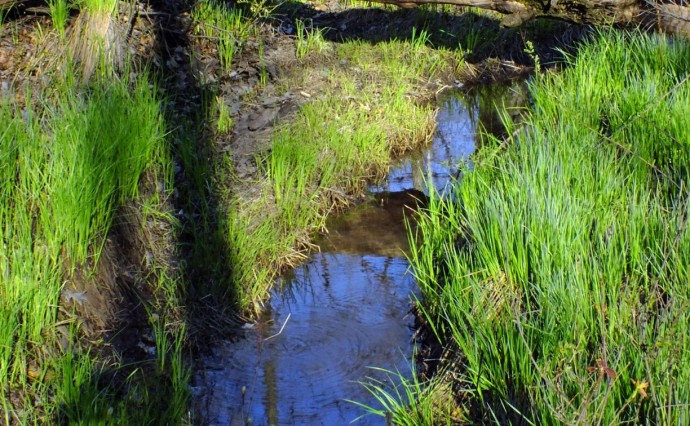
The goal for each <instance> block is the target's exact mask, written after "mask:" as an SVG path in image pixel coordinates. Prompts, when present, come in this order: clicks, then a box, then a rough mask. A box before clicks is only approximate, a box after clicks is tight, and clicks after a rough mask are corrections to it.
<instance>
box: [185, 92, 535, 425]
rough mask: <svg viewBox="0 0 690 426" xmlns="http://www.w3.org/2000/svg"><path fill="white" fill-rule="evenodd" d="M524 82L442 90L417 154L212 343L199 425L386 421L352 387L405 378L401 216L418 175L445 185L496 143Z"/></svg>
mask: <svg viewBox="0 0 690 426" xmlns="http://www.w3.org/2000/svg"><path fill="white" fill-rule="evenodd" d="M525 99H526V96H525V94H524V88H522V86H513V87H508V86H504V87H498V86H497V87H490V88H484V89H481V90H476V91H471V92H469V93H466V94H464V95H462V94H460V95H459V94H457V93H455V94H449V95H448V97H447V98H446V99H445V100H444V101H443V102H442V105H441V111H440V112H439V114H438V130H437V134H436V137H435V138H434V141H433V144H432V146H431V147H429V148H428V149H426V150H424V151H422V152H419V153H415V154H413V155H411V156H409V157H406V158H405V159H402V160H401V161H400V162H399V164H398V165H397V166H396V167H395V168H394V169H393V171H392V172H391V174H390V177H389V178H388V179H387V180H386V181H384V182H381V183H379V184H378V185H376V186H375V187H372V194H371V197H370V201H369V202H366V203H363V204H361V205H359V206H357V207H355V208H354V209H352V210H351V211H349V212H348V213H346V214H344V215H342V216H340V217H335V218H331V220H330V221H329V223H328V229H329V230H330V232H329V233H328V234H326V235H322V236H321V238H320V240H319V241H318V242H319V244H320V246H321V249H322V251H321V252H320V253H315V254H314V255H313V256H312V257H311V258H310V260H309V261H308V262H306V263H305V264H303V265H301V266H300V267H298V268H296V269H294V270H292V271H290V272H288V273H286V274H285V275H284V276H282V277H281V278H280V279H279V282H278V285H277V286H276V287H277V289H276V290H275V291H274V292H273V294H272V297H271V300H270V303H269V304H268V306H267V308H266V309H265V311H264V312H263V316H262V317H261V318H260V319H259V321H257V322H256V323H254V324H250V325H247V327H246V328H245V330H244V336H243V337H240V338H238V339H236V340H235V341H227V342H224V343H221V344H220V345H218V346H216V347H215V348H214V349H213V350H212V354H211V355H210V356H209V357H207V358H206V359H204V360H202V362H203V367H202V368H200V369H199V371H198V373H197V376H196V377H195V382H196V383H195V385H196V386H197V389H200V390H201V393H202V397H201V398H200V399H199V400H198V401H197V404H199V405H198V407H197V411H198V412H199V413H202V415H203V416H205V418H204V419H203V422H204V424H212V425H221V424H222V425H227V424H230V425H244V424H249V423H250V422H251V423H252V424H255V425H291V424H299V425H341V424H349V423H350V422H352V421H353V420H355V419H358V421H357V422H356V424H373V425H380V424H385V419H383V418H381V417H375V416H372V415H369V416H365V417H361V416H362V415H363V414H365V413H364V411H363V409H362V408H360V407H359V406H357V405H355V404H353V403H351V402H349V401H358V402H360V403H363V404H366V405H369V406H372V407H375V408H378V407H379V406H378V403H377V401H376V400H375V399H374V398H373V396H372V395H370V394H369V393H368V392H367V391H366V390H365V389H364V388H363V387H362V386H361V384H360V383H359V382H361V381H364V380H368V379H369V378H374V379H377V380H381V381H383V382H386V383H389V384H390V385H391V386H395V385H397V384H398V383H399V381H400V378H399V377H397V378H396V377H393V376H390V375H387V374H385V373H383V372H382V371H380V370H378V369H376V370H375V369H372V368H371V367H378V368H380V369H385V370H390V371H396V372H398V373H400V375H401V376H402V377H408V378H409V377H410V375H411V374H412V372H411V369H410V364H411V359H412V358H413V352H414V350H415V344H414V342H413V332H414V330H413V327H414V317H413V315H411V314H410V307H411V305H410V302H411V299H412V298H413V296H414V293H415V292H416V291H417V290H416V283H415V281H414V278H413V277H412V275H411V274H410V273H409V270H408V269H409V265H408V263H407V261H406V258H405V252H407V251H408V250H409V246H408V242H407V237H406V230H405V225H404V218H405V217H406V216H407V217H412V216H413V215H411V214H410V213H412V212H413V210H414V209H415V208H416V207H417V206H418V205H419V204H420V203H424V200H425V198H426V195H425V192H426V191H427V189H426V186H425V184H424V182H425V180H424V176H426V175H428V174H431V175H432V176H433V183H434V185H437V186H440V187H443V186H445V185H446V184H447V183H448V182H450V181H451V180H453V177H454V176H455V175H456V174H457V164H458V163H459V162H467V161H469V160H468V158H469V156H470V155H471V154H472V152H473V151H474V149H475V147H476V146H477V144H481V140H482V139H481V138H482V136H480V134H479V133H478V131H477V129H479V128H486V129H489V130H491V131H492V132H496V134H497V135H499V136H500V134H501V132H502V131H503V128H502V127H501V126H500V125H497V123H498V121H497V114H496V112H495V111H496V108H495V105H496V104H498V105H503V104H507V105H518V104H520V103H524V101H525Z"/></svg>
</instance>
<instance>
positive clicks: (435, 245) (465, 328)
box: [401, 32, 690, 425]
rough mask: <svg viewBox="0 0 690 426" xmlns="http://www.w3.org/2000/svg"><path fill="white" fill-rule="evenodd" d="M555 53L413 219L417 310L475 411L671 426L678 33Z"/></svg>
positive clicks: (677, 406)
mask: <svg viewBox="0 0 690 426" xmlns="http://www.w3.org/2000/svg"><path fill="white" fill-rule="evenodd" d="M568 62H569V65H570V66H569V67H568V68H567V69H566V70H565V71H564V72H562V73H560V74H547V75H543V76H539V77H537V78H536V79H535V80H534V81H533V83H532V85H531V92H532V96H533V100H534V105H533V110H532V111H531V113H530V114H529V116H528V117H527V119H526V124H525V127H524V129H523V130H521V131H520V132H519V133H518V134H517V136H516V137H515V138H514V139H512V140H510V141H508V142H504V141H498V140H495V141H494V142H493V144H490V145H488V146H485V147H483V148H482V151H481V152H480V153H478V154H477V155H476V158H475V167H474V170H473V171H472V172H470V173H467V174H466V175H465V177H464V178H463V181H462V182H461V183H460V184H458V185H457V186H456V187H455V189H454V193H453V196H452V197H441V196H440V195H439V194H436V196H433V197H432V201H431V203H430V205H429V208H428V211H426V213H424V214H423V215H421V216H422V218H421V220H420V221H419V224H418V226H419V227H420V228H421V229H422V231H421V233H420V234H419V235H417V236H413V239H414V240H415V243H416V244H415V245H416V246H417V247H418V248H417V250H415V251H414V253H413V255H412V258H411V262H412V265H413V269H414V272H415V275H416V277H417V280H418V282H419V285H420V287H421V289H422V293H423V299H422V302H421V306H422V307H423V312H424V315H425V317H426V318H427V320H428V321H429V322H430V324H431V327H432V328H433V330H434V331H435V333H436V334H437V336H438V337H439V338H440V339H441V340H442V341H443V342H444V343H445V345H446V348H447V351H446V355H447V357H448V359H449V364H450V365H451V366H452V367H453V369H452V375H450V376H449V377H451V378H452V379H450V380H452V383H454V386H455V389H456V396H457V398H458V401H465V402H464V403H463V404H465V406H466V409H467V410H468V412H470V413H472V419H473V421H483V422H497V423H500V424H506V423H508V422H522V421H525V422H527V423H529V424H588V425H589V424H620V423H624V422H630V423H651V424H669V425H671V424H684V423H687V422H688V421H689V420H690V405H688V403H689V402H690V377H689V374H690V370H688V369H687V366H688V365H690V364H689V363H690V341H689V339H688V336H689V335H690V334H689V332H690V287H688V279H689V277H688V267H689V265H690V232H688V227H687V203H688V200H690V193H688V183H689V182H688V177H689V173H688V172H689V168H688V165H689V164H690V139H689V137H688V135H690V121H688V120H687V117H688V116H689V115H690V85H689V84H688V82H687V80H686V76H687V74H688V72H690V66H689V65H688V64H690V45H688V44H687V43H685V42H683V41H680V40H674V41H670V40H668V39H666V38H664V37H660V36H646V35H640V34H637V33H635V34H624V33H616V32H603V33H601V34H599V35H598V36H597V37H595V40H594V41H592V42H591V43H589V44H587V45H585V46H583V47H582V48H581V49H580V50H579V53H578V57H577V59H575V58H570V59H569V60H568ZM401 403H404V402H401Z"/></svg>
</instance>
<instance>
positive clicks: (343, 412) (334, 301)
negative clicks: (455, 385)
mask: <svg viewBox="0 0 690 426" xmlns="http://www.w3.org/2000/svg"><path fill="white" fill-rule="evenodd" d="M407 267H408V265H407V262H406V261H405V260H404V259H402V258H400V257H387V256H378V255H364V256H361V255H352V254H342V253H338V254H336V253H318V254H316V255H314V256H313V257H312V259H311V261H310V262H308V263H307V264H305V265H303V266H302V267H300V268H297V269H296V270H294V271H293V272H292V273H291V274H290V275H289V276H286V277H284V278H283V279H282V280H281V283H280V284H281V287H282V291H277V292H276V293H275V294H274V295H273V297H272V299H271V302H270V306H269V308H268V309H267V310H266V312H265V315H264V318H263V321H262V322H261V323H260V324H258V325H257V326H256V327H255V328H254V329H251V330H247V332H246V338H244V339H241V340H240V341H238V342H234V343H232V344H227V345H222V346H220V347H218V348H216V350H215V353H214V356H213V357H211V358H209V360H207V362H208V363H209V366H211V365H214V366H215V367H216V368H206V369H205V370H206V371H205V377H204V380H205V382H206V383H212V384H213V386H212V387H211V388H210V389H208V391H209V392H210V394H209V395H207V397H208V400H207V404H209V405H210V406H212V407H213V409H212V410H209V411H208V413H209V414H212V415H213V417H212V418H207V419H205V421H204V423H205V424H217V425H221V424H223V425H226V424H232V425H236V424H237V425H239V424H246V422H247V421H248V419H250V418H251V419H252V423H253V424H259V425H264V424H265V425H293V424H294V425H322V424H323V425H342V424H348V423H349V422H351V421H352V420H354V419H356V418H357V417H359V416H360V415H362V410H361V409H360V408H359V407H357V406H356V405H353V404H351V403H349V402H347V401H346V400H357V401H361V402H365V403H368V404H371V405H374V406H376V401H375V400H374V399H373V398H372V397H371V396H370V395H369V394H368V393H367V392H366V391H364V389H363V388H362V387H361V386H360V385H359V384H358V383H357V381H358V380H364V379H365V378H366V377H367V376H370V377H376V378H378V379H381V380H388V378H387V377H385V375H382V374H380V373H377V372H376V371H374V370H371V369H370V368H368V367H372V366H376V367H382V368H388V369H392V370H399V371H400V372H402V373H404V374H406V375H409V359H410V357H411V355H412V353H411V352H412V344H411V338H412V326H413V318H411V316H410V315H408V311H409V300H410V295H411V292H412V291H414V281H413V279H412V277H411V276H410V275H408V274H406V271H407ZM281 330H282V331H281ZM243 388H244V389H245V393H244V396H243V394H242V389H243ZM240 402H241V403H240ZM358 424H382V419H381V418H376V417H371V416H369V417H365V418H363V419H362V420H361V421H360V422H358Z"/></svg>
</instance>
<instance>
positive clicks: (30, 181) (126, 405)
mask: <svg viewBox="0 0 690 426" xmlns="http://www.w3.org/2000/svg"><path fill="white" fill-rule="evenodd" d="M53 89H54V90H53V91H52V94H51V95H47V94H46V98H43V99H42V100H41V102H40V103H39V104H36V105H18V104H16V103H13V102H11V101H7V100H5V101H3V102H2V103H1V104H0V122H2V123H3V124H5V125H6V127H5V128H4V130H3V131H2V133H0V159H1V160H0V177H1V178H0V240H1V241H2V244H3V248H2V251H0V271H2V275H1V276H0V282H1V285H0V312H2V320H1V321H0V324H1V325H0V342H2V343H1V344H0V372H1V374H0V401H2V406H1V407H0V408H1V409H0V412H2V413H3V416H2V419H1V422H4V424H13V423H15V422H19V423H22V424H24V423H43V422H47V423H52V421H51V420H50V419H63V420H64V421H66V422H67V421H69V422H75V423H83V424H99V423H118V422H120V421H122V419H128V420H127V422H130V421H134V420H136V422H148V421H150V420H151V419H154V418H161V419H169V420H171V419H176V421H177V420H179V419H180V418H181V417H182V415H183V413H184V411H185V406H186V402H185V399H186V390H185V388H184V386H185V385H184V383H185V375H186V373H185V371H184V369H183V368H182V364H181V363H179V362H173V363H172V364H175V365H174V367H171V363H170V362H169V361H170V357H173V358H178V361H179V357H180V354H181V352H180V351H181V346H180V339H179V338H176V336H177V337H179V336H180V335H181V333H182V332H183V331H182V330H180V329H178V330H177V331H176V332H173V333H172V334H170V333H168V331H170V330H169V327H167V326H165V324H166V321H168V320H170V318H167V316H166V317H165V318H163V317H158V318H157V321H155V322H157V323H160V324H155V325H158V327H154V329H155V330H156V331H157V332H156V333H155V336H154V339H155V345H156V347H157V349H158V351H156V355H155V356H154V357H153V358H152V359H151V361H150V362H146V363H143V364H141V365H139V366H132V367H130V368H128V369H127V374H129V377H127V378H122V377H120V378H118V375H117V371H116V370H112V369H111V366H110V365H105V364H103V363H102V362H101V361H99V357H98V356H97V355H98V352H99V351H101V350H103V347H101V346H99V345H96V346H93V343H95V342H89V339H88V336H89V335H93V334H90V333H88V332H86V331H85V330H84V329H83V328H82V326H83V325H84V323H83V320H85V318H80V316H79V315H78V311H79V309H80V306H82V305H88V304H89V303H90V301H91V300H93V299H94V298H97V297H98V295H99V292H103V293H104V294H111V293H109V292H110V291H114V289H112V288H111V289H108V288H103V287H102V286H101V284H102V280H103V279H105V278H106V277H103V276H99V269H98V268H97V266H96V265H98V264H99V262H100V261H101V260H102V255H103V251H104V247H105V246H106V237H107V236H108V233H109V230H110V228H111V226H112V224H113V218H114V216H115V214H116V212H117V211H118V209H119V208H120V207H122V206H123V205H124V204H125V203H126V202H132V200H137V201H135V203H141V204H146V205H148V206H149V207H150V210H149V213H153V212H154V210H155V208H156V207H157V208H160V197H164V194H163V193H156V194H148V195H144V194H140V193H139V188H140V181H141V178H142V176H143V175H144V174H148V175H149V178H153V179H156V180H160V182H161V185H162V186H163V188H165V186H166V185H168V184H169V183H170V182H169V173H166V172H165V171H166V170H169V169H170V159H169V156H168V155H167V154H166V150H165V146H164V144H163V141H164V139H163V135H164V128H163V122H162V120H161V117H160V112H159V111H160V102H159V100H158V99H156V98H155V97H154V96H153V95H152V94H151V90H150V88H149V82H148V79H146V78H145V79H143V80H138V81H131V82H130V81H114V82H108V84H104V83H103V82H97V83H94V84H93V85H92V86H91V87H90V88H89V89H88V90H87V91H86V92H82V91H81V90H77V88H76V86H75V85H74V83H73V82H71V81H64V80H63V81H60V82H59V83H58V84H56V85H55V86H54V87H53ZM29 98H30V97H29ZM144 216H145V217H148V215H147V214H144ZM148 219H149V220H150V219H151V218H148ZM142 226H143V225H142ZM152 272H153V273H152V274H151V276H149V277H148V279H149V280H150V282H151V283H152V287H153V288H158V289H160V291H161V292H166V294H168V295H170V294H173V295H174V294H175V293H176V290H175V287H176V286H177V285H178V283H177V282H176V281H175V280H174V279H173V278H171V277H172V276H174V275H173V274H172V273H171V272H170V271H167V270H166V268H164V267H162V266H161V267H160V268H159V269H158V270H156V269H155V268H153V267H152ZM112 279H114V277H112ZM99 280H101V281H99ZM84 289H86V290H84ZM161 300H163V299H162V298H161ZM112 303H115V301H109V304H112ZM166 303H169V304H170V306H174V305H176V301H175V299H174V298H167V301H166ZM113 307H114V308H115V310H116V309H118V308H117V306H114V305H113V306H110V307H108V310H109V311H110V310H112V309H113ZM152 312H153V311H152ZM82 313H83V312H82ZM96 314H98V313H96ZM102 314H104V315H105V313H102ZM152 318H156V317H152ZM93 331H95V330H92V331H91V332H92V333H93ZM147 366H148V367H151V368H148V367H147ZM171 368H173V369H174V371H171V370H170V369H171ZM159 374H160V377H165V380H171V381H172V382H174V383H168V384H167V385H166V386H164V387H162V388H160V389H158V391H157V392H151V393H150V392H149V391H150V390H152V389H154V387H150V388H148V387H147V386H144V385H143V384H144V383H153V382H149V381H150V380H151V379H153V378H154V377H158V376H159ZM144 375H148V376H149V377H148V378H145V379H144V378H143V377H142V376H144ZM142 379H143V380H142ZM109 380H110V383H107V382H108V381H109ZM123 394H124V395H125V396H124V397H123V396H122V395H123ZM136 395H138V396H136ZM168 400H171V401H174V402H176V404H177V405H168V404H167V403H166V404H163V402H164V401H166V402H167V401H168ZM159 404H160V406H158V405H159ZM161 410H162V411H161ZM118 419H120V420H118Z"/></svg>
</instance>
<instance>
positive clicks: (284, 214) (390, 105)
mask: <svg viewBox="0 0 690 426" xmlns="http://www.w3.org/2000/svg"><path fill="white" fill-rule="evenodd" d="M422 36H423V33H422V35H420V37H422ZM420 39H421V38H420ZM319 55H320V56H319ZM317 56H319V57H318V58H317ZM304 59H305V62H304V65H305V66H304V68H302V69H300V70H299V71H296V72H297V73H299V74H295V75H293V76H291V77H289V81H291V86H295V85H299V84H300V81H301V80H300V79H301V78H305V81H308V79H309V73H312V72H315V73H321V75H323V64H324V63H327V64H333V66H332V68H330V70H329V71H328V74H327V78H326V79H325V82H324V86H323V93H324V95H319V96H317V97H316V99H314V100H312V101H310V102H309V103H307V104H305V105H304V106H302V107H301V109H300V111H299V112H298V114H297V116H296V117H295V118H294V120H292V121H291V122H290V123H288V124H284V125H282V126H280V127H279V129H278V130H276V132H275V133H274V136H273V140H272V147H271V150H270V152H269V153H268V154H266V155H263V156H260V157H259V158H257V162H258V163H259V164H260V167H261V171H262V173H263V174H264V175H265V176H266V178H267V179H268V181H269V182H270V184H269V185H268V186H267V187H265V188H263V191H264V192H263V194H262V196H261V199H260V200H259V201H256V200H251V201H246V200H241V199H235V200H234V201H232V205H231V207H230V211H231V212H232V213H231V217H230V219H229V220H228V221H227V224H226V229H227V230H226V235H228V240H229V241H230V243H229V244H228V245H229V246H230V248H231V252H232V255H231V256H232V264H233V265H234V268H233V270H232V274H233V281H234V282H235V283H237V284H238V286H239V289H240V291H239V294H240V305H241V307H242V308H243V309H245V310H246V309H254V308H256V307H258V305H257V304H256V302H257V301H260V300H262V299H264V298H265V297H266V296H267V295H268V291H269V289H270V288H271V286H272V285H273V279H274V278H275V276H276V274H277V273H278V272H279V271H280V270H281V269H282V268H285V267H287V266H290V265H294V264H296V263H298V262H299V261H301V260H302V259H303V258H304V252H305V250H308V249H309V248H311V245H310V238H311V237H312V236H313V235H314V233H316V232H317V231H319V230H321V229H322V228H323V226H324V223H325V219H326V215H327V214H328V213H330V212H332V211H334V210H335V209H338V208H341V207H342V206H343V205H344V204H345V203H346V202H347V199H348V196H349V195H352V194H354V193H357V192H358V191H361V190H362V189H363V188H364V186H365V185H366V183H367V182H371V181H372V180H376V179H377V178H381V177H383V176H384V174H385V173H386V172H387V170H388V166H389V163H390V161H391V159H392V157H393V155H394V154H396V153H400V152H404V151H406V150H409V149H412V148H413V147H415V146H418V145H419V144H420V143H424V142H426V141H427V140H428V138H429V137H430V134H431V131H432V129H433V117H434V112H435V110H434V106H432V105H428V104H426V103H424V102H414V101H412V98H413V95H411V93H412V92H414V91H416V90H420V89H419V86H420V85H421V84H422V83H423V82H424V81H426V80H425V79H432V78H437V77H439V76H440V75H441V74H447V73H448V72H449V71H450V70H452V69H454V68H455V67H457V66H459V64H460V63H461V59H459V55H456V54H455V53H454V52H450V51H445V50H434V49H432V48H430V47H428V46H426V45H425V44H424V42H423V41H420V42H418V43H415V44H410V43H405V42H399V41H392V42H386V43H379V44H377V45H370V44H367V43H362V42H348V43H344V44H341V45H337V46H335V47H334V48H333V49H323V50H313V49H311V50H310V51H309V52H305V57H304ZM314 59H318V60H316V61H314ZM314 62H317V63H320V65H318V66H317V68H314V69H312V68H310V66H309V64H311V63H314ZM338 64H340V65H338ZM343 64H345V65H343ZM427 95H429V94H427ZM416 96H418V94H417V95H416Z"/></svg>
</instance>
